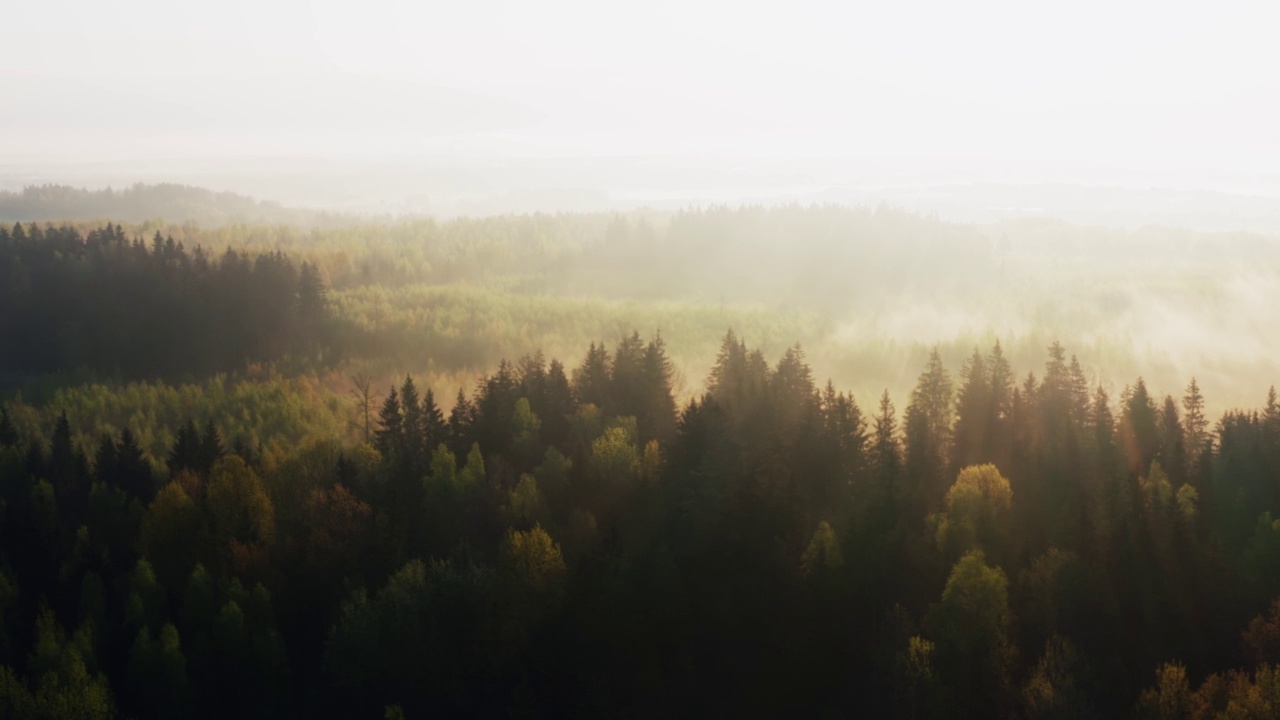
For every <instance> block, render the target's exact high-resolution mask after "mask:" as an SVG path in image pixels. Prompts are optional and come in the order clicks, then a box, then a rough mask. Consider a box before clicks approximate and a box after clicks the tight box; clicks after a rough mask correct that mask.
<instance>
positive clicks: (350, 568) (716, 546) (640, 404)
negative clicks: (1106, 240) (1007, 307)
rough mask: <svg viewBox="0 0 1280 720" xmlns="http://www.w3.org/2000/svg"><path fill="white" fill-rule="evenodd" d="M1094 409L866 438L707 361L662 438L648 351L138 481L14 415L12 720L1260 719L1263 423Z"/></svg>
mask: <svg viewBox="0 0 1280 720" xmlns="http://www.w3.org/2000/svg"><path fill="white" fill-rule="evenodd" d="M1085 377H1086V373H1085V371H1084V370H1083V369H1082V368H1081V366H1080V365H1079V363H1078V362H1076V360H1075V358H1070V359H1068V356H1067V354H1066V352H1065V351H1064V350H1063V348H1062V347H1061V346H1059V345H1056V344H1055V345H1053V346H1051V347H1050V348H1049V353H1048V357H1047V360H1046V362H1045V363H1044V366H1043V374H1042V376H1041V378H1040V379H1037V378H1036V377H1035V376H1033V375H1028V376H1027V378H1026V379H1025V380H1024V381H1022V382H1017V381H1015V379H1014V372H1013V370H1012V368H1011V366H1010V365H1009V363H1008V360H1007V359H1006V358H1005V357H1004V353H1003V351H1002V349H1001V347H1000V346H999V345H994V346H992V347H991V349H990V350H989V351H988V352H986V353H983V352H980V351H978V350H975V351H974V352H973V354H972V355H971V356H970V358H969V359H968V361H967V362H965V363H964V365H963V366H962V367H961V368H960V372H959V374H958V377H957V376H955V375H953V374H952V373H951V372H950V371H948V370H947V369H946V367H945V366H944V365H943V363H942V361H941V359H940V358H939V357H938V356H937V355H934V356H933V357H932V358H930V360H929V362H928V363H927V365H926V366H925V368H924V369H923V372H921V374H920V376H919V379H918V382H917V384H916V388H915V390H914V391H913V392H912V393H911V395H910V397H909V398H907V399H906V402H905V408H904V410H903V411H902V412H901V413H899V412H898V411H897V410H896V409H895V407H894V403H893V402H892V401H891V399H890V397H889V395H888V394H887V393H886V394H885V395H884V396H882V397H881V399H880V400H879V402H878V403H875V404H873V405H869V406H867V407H866V409H865V410H864V409H863V408H862V407H860V406H859V404H858V403H857V401H856V400H855V399H854V398H853V397H851V396H849V395H848V394H845V393H843V392H838V391H837V390H836V389H835V388H834V387H832V386H831V385H830V384H827V385H826V386H825V387H823V386H820V385H819V384H817V383H816V382H815V380H814V376H813V373H812V371H811V369H810V368H809V366H808V364H807V362H806V361H805V356H804V354H803V352H802V351H801V350H800V349H799V348H798V347H793V348H791V349H790V350H788V351H786V352H785V353H784V354H783V355H782V356H781V357H780V358H778V359H777V361H776V363H771V362H769V361H768V360H767V359H766V357H765V356H764V354H763V353H761V352H760V351H759V350H758V349H750V348H748V346H747V345H746V344H745V342H743V341H741V340H739V339H738V338H737V337H736V336H735V335H734V334H732V333H729V334H726V335H725V336H724V337H723V339H722V341H721V343H720V351H719V353H718V354H717V355H716V357H715V360H714V365H713V369H712V371H711V373H710V376H709V377H708V378H707V383H706V386H707V389H708V390H707V392H706V393H704V394H703V395H701V396H700V397H698V398H697V399H695V400H691V401H690V402H687V403H684V404H683V405H682V406H681V405H680V404H678V403H677V402H676V400H675V398H674V396H673V394H672V387H671V383H672V373H671V368H670V363H669V361H668V359H667V357H666V353H665V349H664V346H663V343H662V341H661V340H660V339H658V338H654V339H653V340H650V341H647V342H646V341H645V340H643V339H642V338H641V337H640V336H639V335H636V334H632V335H630V336H628V337H625V338H624V339H623V340H622V341H621V342H620V343H619V344H618V345H617V346H615V347H614V348H613V349H612V352H610V351H609V350H608V349H606V348H605V347H603V346H600V345H592V346H589V347H588V349H587V352H586V357H585V359H584V360H583V362H582V363H581V364H578V365H577V366H576V367H574V366H568V367H566V366H565V365H563V364H562V363H559V362H557V361H556V360H551V361H550V362H548V361H547V360H546V359H545V358H544V357H543V356H542V355H541V354H533V355H529V356H526V357H524V358H521V359H520V360H518V361H516V362H514V363H512V362H503V363H501V364H500V365H499V368H498V370H497V371H496V372H494V373H492V374H490V375H487V376H486V377H483V378H481V379H480V381H479V382H478V383H477V385H476V388H475V391H474V392H473V393H472V395H471V396H470V397H467V396H465V395H463V394H461V393H460V394H459V396H458V399H457V401H456V402H455V403H454V405H453V407H452V408H451V410H449V411H448V412H447V413H446V412H445V411H444V409H443V408H442V407H441V405H440V404H439V403H438V401H437V397H438V396H437V395H436V394H435V393H434V392H433V388H431V387H429V386H420V385H418V384H415V382H414V381H413V379H412V378H405V379H404V380H403V382H402V383H399V384H397V386H396V387H395V388H388V389H387V391H386V393H385V395H383V396H379V395H378V394H372V393H365V394H364V396H363V401H362V402H361V407H360V418H359V421H358V424H359V428H360V431H361V433H362V435H363V436H364V437H365V438H367V440H368V442H365V443H359V444H349V445H344V444H342V443H340V442H338V441H336V440H334V439H328V440H319V441H317V442H312V443H308V444H304V445H299V446H293V447H289V448H287V449H285V448H277V449H274V450H273V449H269V448H266V449H264V448H261V447H255V446H254V444H253V443H252V442H245V441H244V439H243V438H242V437H241V436H239V435H238V434H237V433H235V431H233V430H232V429H231V428H230V427H228V426H227V425H225V424H224V425H222V426H221V428H220V427H219V425H218V424H215V423H213V422H208V421H204V422H191V421H187V422H185V423H183V426H182V427H181V428H179V430H178V433H177V435H176V437H175V440H174V442H173V443H172V444H171V445H170V446H169V448H167V451H166V452H165V453H164V454H163V455H161V456H152V457H150V458H149V457H148V453H147V451H146V450H145V449H144V448H143V446H142V444H140V443H139V441H138V435H137V434H135V432H134V430H135V429H136V428H137V424H136V422H140V421H141V420H143V419H144V418H141V417H140V418H139V419H138V421H135V422H130V423H126V424H125V425H124V426H123V427H121V428H120V429H119V430H118V431H117V430H111V431H110V432H104V433H103V434H102V435H101V436H100V437H99V438H97V439H95V440H94V441H92V442H88V443H86V442H78V441H76V440H75V439H74V435H73V430H72V424H73V423H74V422H76V421H77V418H75V417H74V416H69V414H68V413H65V412H64V413H62V414H60V416H59V417H58V419H57V421H56V422H55V423H53V428H52V433H51V435H50V437H49V440H48V441H47V442H46V441H41V440H39V439H38V438H36V437H35V436H33V435H31V434H29V433H26V432H24V431H22V430H21V428H20V427H19V425H21V423H14V422H12V421H11V418H10V414H9V411H10V410H13V409H15V408H14V406H13V405H12V404H11V405H9V406H0V508H4V509H5V512H4V514H3V515H0V717H20V718H27V717H32V718H66V717H76V718H110V717H115V716H119V717H137V718H151V717H156V718H170V717H195V718H203V717H208V718H224V717H237V718H242V717H243V718H254V717H272V718H287V717H309V718H310V717H380V716H383V713H384V710H385V717H388V718H391V717H407V718H422V717H502V718H505V717H512V716H528V717H556V718H562V717H563V718H568V717H583V718H596V717H655V716H663V717H666V716H676V717H743V718H745V717H769V718H774V717H895V718H899V717H900V718H918V719H926V718H929V719H941V718H973V719H975V720H977V719H979V718H981V719H983V720H988V719H991V718H998V719H1008V720H1015V719H1017V720H1022V719H1025V718H1103V717H1106V718H1110V717H1137V718H1152V719H1153V720H1154V719H1157V718H1158V719H1160V720H1165V719H1168V720H1200V719H1201V718H1204V719H1206V720H1207V719H1209V718H1250V719H1258V720H1262V719H1265V718H1275V717H1276V716H1277V715H1276V712H1275V711H1276V709H1277V708H1278V707H1280V697H1277V696H1278V695H1280V693H1277V692H1276V688H1277V687H1280V670H1278V669H1277V662H1280V642H1278V641H1277V638H1280V598H1277V599H1276V600H1275V601H1273V600H1272V598H1276V597H1277V595H1280V522H1278V521H1276V520H1274V519H1273V518H1274V517H1275V514H1276V513H1277V512H1280V494H1277V487H1280V483H1277V478H1280V400H1277V397H1276V395H1275V393H1274V391H1273V392H1272V394H1271V395H1270V397H1269V398H1268V400H1267V403H1266V406H1265V407H1264V408H1263V409H1261V410H1260V411H1250V412H1235V413H1228V414H1226V415H1224V416H1222V418H1221V420H1220V422H1218V423H1217V424H1216V426H1212V425H1211V424H1210V421H1209V418H1208V417H1207V416H1206V415H1205V413H1204V398H1203V396H1202V395H1201V393H1200V391H1199V388H1198V386H1197V384H1196V383H1195V382H1194V381H1192V382H1191V383H1190V385H1189V386H1188V387H1187V390H1186V393H1185V394H1184V395H1183V397H1181V398H1180V399H1175V398H1174V397H1172V396H1166V397H1165V398H1164V400H1163V401H1161V400H1160V399H1159V396H1158V395H1154V394H1152V393H1151V392H1150V391H1149V390H1148V389H1147V386H1146V385H1145V383H1144V382H1143V381H1142V380H1141V379H1140V378H1139V379H1137V380H1135V381H1134V383H1133V384H1132V385H1130V386H1129V387H1128V388H1127V389H1126V390H1125V391H1124V392H1123V393H1121V394H1120V396H1119V397H1118V398H1116V399H1113V398H1111V397H1109V396H1108V395H1107V393H1106V392H1105V391H1104V390H1102V389H1100V388H1092V389H1091V388H1090V386H1089V385H1088V383H1087V381H1086V380H1085ZM441 390H442V391H444V390H445V389H444V388H441ZM192 409H193V410H195V409H198V408H194V407H193V408H192ZM245 410H246V411H247V410H248V409H247V408H245ZM238 414H239V413H238ZM245 414H247V412H246V413H245ZM224 431H226V432H224ZM117 712H118V715H117Z"/></svg>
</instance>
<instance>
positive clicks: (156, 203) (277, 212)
mask: <svg viewBox="0 0 1280 720" xmlns="http://www.w3.org/2000/svg"><path fill="white" fill-rule="evenodd" d="M103 218H116V219H119V220H122V221H124V222H133V223H140V222H146V221H148V220H153V219H156V218H164V219H166V220H168V221H169V222H174V223H179V224H181V223H188V222H196V223H200V224H202V225H214V226H217V225H224V224H229V223H295V224H312V223H316V222H324V221H332V220H334V218H331V217H329V216H326V215H322V214H320V213H316V212H312V211H308V210H300V209H295V208H285V207H282V206H281V205H280V204H279V203H273V202H265V201H261V200H255V199H254V198H251V197H247V196H245V195H237V194H236V193H230V192H215V191H213V190H207V189H205V188H200V187H193V186H190V185H178V184H175V183H160V184H156V185H147V184H144V183H136V184H134V185H130V186H129V187H125V188H121V189H119V190H113V189H112V188H105V189H102V190H88V189H84V188H76V187H70V186H68V185H30V186H27V187H24V188H23V189H22V190H20V191H17V192H8V191H0V221H6V222H9V223H12V222H24V223H29V222H45V221H50V220H99V219H103Z"/></svg>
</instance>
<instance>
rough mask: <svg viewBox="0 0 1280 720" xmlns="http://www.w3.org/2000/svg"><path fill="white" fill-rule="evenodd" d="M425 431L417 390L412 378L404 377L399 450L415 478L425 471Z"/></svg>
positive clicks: (401, 390) (401, 389)
mask: <svg viewBox="0 0 1280 720" xmlns="http://www.w3.org/2000/svg"><path fill="white" fill-rule="evenodd" d="M426 429H427V428H426V418H425V416H424V415H423V412H422V403H421V401H420V400H419V398H418V388H417V386H415V385H414V384H413V376H411V375H406V376H405V378H404V384H403V385H401V386H400V434H401V450H402V452H403V453H404V457H403V460H404V462H405V463H406V464H407V465H408V468H409V469H410V472H411V473H412V474H413V475H414V476H415V477H416V476H419V475H421V472H419V471H420V470H424V469H425V467H424V466H425V460H426V457H427V453H428V452H429V449H428V448H429V446H428V445H427V442H426Z"/></svg>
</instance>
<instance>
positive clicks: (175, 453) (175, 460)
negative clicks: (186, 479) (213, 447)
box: [168, 420, 201, 477]
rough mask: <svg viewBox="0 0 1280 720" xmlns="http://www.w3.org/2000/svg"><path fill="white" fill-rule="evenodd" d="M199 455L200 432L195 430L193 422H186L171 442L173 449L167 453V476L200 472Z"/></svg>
mask: <svg viewBox="0 0 1280 720" xmlns="http://www.w3.org/2000/svg"><path fill="white" fill-rule="evenodd" d="M200 454H201V444H200V432H199V431H198V430H196V424H195V421H193V420H187V424H186V425H183V426H182V429H181V430H179V431H178V437H177V438H175V439H174V441H173V449H171V450H170V451H169V458H168V466H169V476H170V477H172V476H174V475H177V474H178V473H179V472H180V471H182V470H193V471H196V472H200Z"/></svg>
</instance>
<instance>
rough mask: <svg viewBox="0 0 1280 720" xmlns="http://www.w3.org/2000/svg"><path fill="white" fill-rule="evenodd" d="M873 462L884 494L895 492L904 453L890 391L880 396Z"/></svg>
mask: <svg viewBox="0 0 1280 720" xmlns="http://www.w3.org/2000/svg"><path fill="white" fill-rule="evenodd" d="M871 461H872V464H873V465H874V467H875V473H876V478H877V479H878V480H879V482H880V485H881V490H882V492H893V489H894V488H895V487H896V485H897V482H898V475H899V473H900V471H901V468H902V453H901V449H900V448H899V446H898V420H897V418H896V417H895V410H894V407H893V401H892V400H890V399H889V391H888V390H885V391H884V394H883V395H881V396H880V412H879V413H878V414H877V415H876V417H875V432H874V434H873V437H872V445H871Z"/></svg>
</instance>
